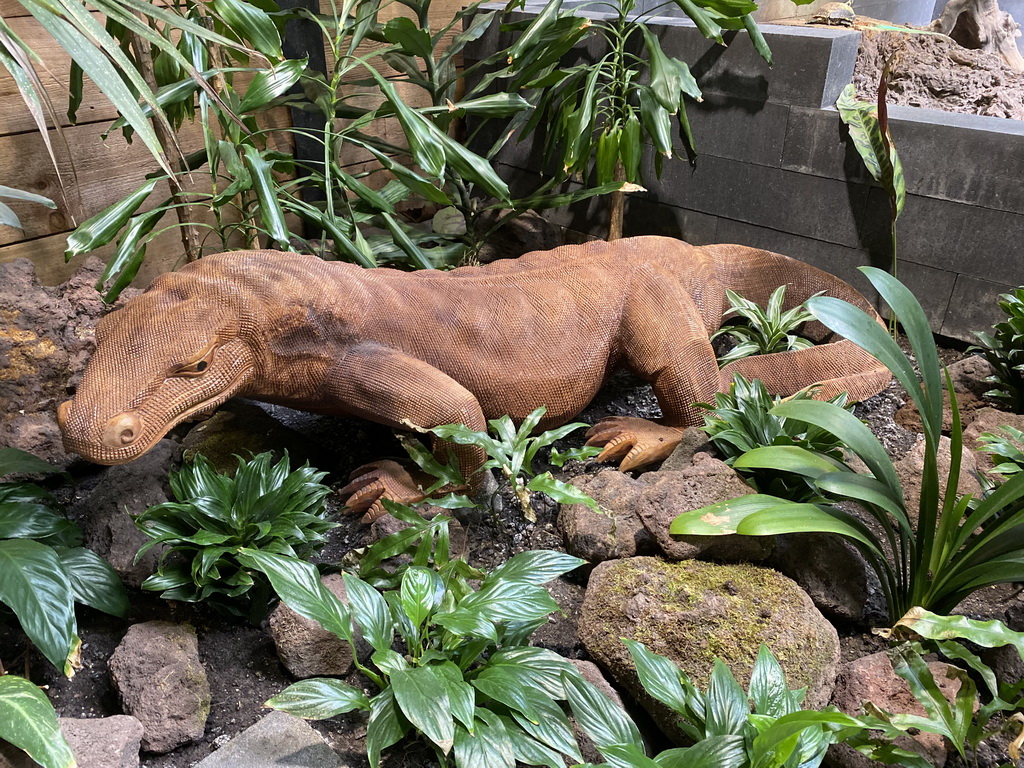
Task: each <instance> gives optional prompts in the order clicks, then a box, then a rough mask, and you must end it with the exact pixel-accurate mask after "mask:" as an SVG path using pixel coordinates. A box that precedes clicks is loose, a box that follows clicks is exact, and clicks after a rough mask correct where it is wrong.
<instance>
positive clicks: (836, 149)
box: [782, 107, 874, 184]
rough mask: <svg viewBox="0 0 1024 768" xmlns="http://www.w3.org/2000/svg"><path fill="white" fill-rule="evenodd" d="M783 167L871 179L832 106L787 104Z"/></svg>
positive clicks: (850, 178) (832, 176)
mask: <svg viewBox="0 0 1024 768" xmlns="http://www.w3.org/2000/svg"><path fill="white" fill-rule="evenodd" d="M782 167H783V168H785V169H786V170H789V171H798V172H800V173H809V174H811V175H813V176H824V177H826V178H829V179H840V180H844V181H856V182H858V183H862V184H873V183H874V181H873V180H872V178H871V174H870V173H868V171H867V169H866V168H865V167H864V161H863V160H861V159H860V155H859V154H857V150H856V148H855V147H854V146H853V142H852V141H850V133H849V130H848V129H847V128H846V126H845V125H844V124H843V121H842V120H841V119H840V117H839V112H838V111H836V110H834V109H814V108H810V107H790V110H789V130H788V131H787V132H786V142H785V147H784V149H783V153H782Z"/></svg>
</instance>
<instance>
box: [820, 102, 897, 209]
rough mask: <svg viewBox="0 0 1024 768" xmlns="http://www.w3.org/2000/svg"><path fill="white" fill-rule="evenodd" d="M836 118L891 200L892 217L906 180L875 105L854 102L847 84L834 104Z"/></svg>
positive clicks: (882, 119)
mask: <svg viewBox="0 0 1024 768" xmlns="http://www.w3.org/2000/svg"><path fill="white" fill-rule="evenodd" d="M836 109H838V110H839V116H840V117H841V118H842V120H843V122H844V123H846V125H847V127H848V128H849V129H850V138H851V139H852V140H853V146H854V147H855V148H856V150H857V154H859V155H860V157H861V160H863V161H864V165H865V167H866V168H867V169H868V172H869V173H870V174H871V175H872V176H873V177H874V179H875V181H877V182H879V183H880V184H881V185H882V186H883V187H884V188H885V190H886V192H887V193H888V194H889V197H890V198H891V199H892V201H893V207H894V218H895V217H898V216H899V214H900V212H902V210H903V203H904V200H905V199H906V194H907V190H906V181H905V180H904V178H903V165H902V163H901V162H900V159H899V155H898V154H897V152H896V147H895V145H894V144H893V142H892V137H891V136H890V135H889V133H888V128H887V126H886V125H884V122H883V121H884V118H880V115H879V108H878V104H872V103H871V102H869V101H860V100H858V99H857V96H856V91H855V89H854V87H853V84H852V83H850V84H849V85H847V86H846V87H845V88H844V89H843V92H842V93H841V94H840V95H839V100H838V101H837V102H836Z"/></svg>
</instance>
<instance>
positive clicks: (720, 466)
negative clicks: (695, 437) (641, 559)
mask: <svg viewBox="0 0 1024 768" xmlns="http://www.w3.org/2000/svg"><path fill="white" fill-rule="evenodd" d="M574 482H575V484H576V485H577V487H579V488H581V489H582V490H583V491H585V492H586V493H588V494H589V495H590V496H591V497H593V498H594V499H595V500H596V501H597V502H598V503H599V504H600V505H601V507H602V508H603V509H605V510H606V511H607V514H603V515H602V514H598V513H596V512H594V511H593V510H591V509H590V508H589V507H586V506H583V505H580V504H576V505H570V506H565V507H563V509H562V513H561V514H560V515H559V519H558V523H559V527H560V528H561V530H562V534H563V536H564V537H565V541H566V549H567V550H568V551H569V552H571V553H572V554H575V555H577V556H579V557H584V558H586V559H588V560H590V561H591V562H593V561H598V560H609V559H613V558H624V557H633V556H635V555H642V554H649V553H651V552H652V542H653V544H655V545H656V546H657V549H659V550H661V552H662V553H664V555H665V556H666V557H668V558H670V559H673V560H688V559H691V558H694V557H698V556H699V557H704V558H708V559H713V560H722V561H729V562H734V561H745V562H749V561H752V560H753V561H758V560H763V559H764V558H765V557H767V556H768V554H769V553H770V552H771V548H772V544H773V542H772V540H771V539H770V538H760V537H752V536H682V537H674V536H670V535H669V526H670V525H671V524H672V521H673V520H674V519H675V518H676V517H677V516H679V515H681V514H682V513H683V512H689V511H690V510H694V509H699V508H700V507H704V506H707V505H709V504H714V503H715V502H719V501H728V500H729V499H735V498H737V497H739V496H745V495H747V494H748V493H751V492H752V491H751V489H750V486H748V485H746V484H745V483H744V482H743V481H742V480H741V479H740V477H739V475H737V474H736V473H735V472H734V471H733V470H732V468H731V467H729V466H727V465H726V464H725V463H724V462H722V461H719V460H718V459H714V458H712V457H711V456H709V455H708V454H706V453H701V452H698V453H696V454H694V455H693V457H692V462H691V463H690V464H688V465H683V466H682V467H681V468H680V469H677V470H668V471H666V470H660V471H658V472H647V473H645V474H643V475H641V476H640V477H638V478H633V477H630V476H629V475H627V474H624V473H622V472H619V471H618V470H612V469H609V470H605V471H603V472H599V473H598V474H596V475H592V476H585V477H582V478H576V479H575V480H574Z"/></svg>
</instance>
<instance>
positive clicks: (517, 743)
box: [456, 717, 583, 768]
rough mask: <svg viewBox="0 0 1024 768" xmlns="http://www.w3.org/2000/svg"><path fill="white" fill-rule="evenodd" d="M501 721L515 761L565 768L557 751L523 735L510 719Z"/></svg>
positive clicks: (576, 756) (578, 761)
mask: <svg viewBox="0 0 1024 768" xmlns="http://www.w3.org/2000/svg"><path fill="white" fill-rule="evenodd" d="M501 720H502V722H503V723H504V724H505V733H506V734H507V735H508V739H509V741H510V742H511V744H512V751H513V753H514V754H515V758H516V760H518V761H519V762H520V763H525V764H526V765H543V766H547V768H565V758H563V757H562V753H561V752H560V751H559V750H557V749H552V748H551V747H549V746H547V744H543V743H541V742H540V741H538V740H537V739H535V738H533V737H532V736H530V735H529V734H527V733H524V732H523V731H522V729H521V728H519V727H518V723H516V722H515V721H514V720H512V718H509V717H502V718H501ZM456 741H458V737H456ZM577 750H578V747H577ZM573 759H574V760H576V762H577V763H582V762H583V758H582V757H581V756H579V755H574V756H573Z"/></svg>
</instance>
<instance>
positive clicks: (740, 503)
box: [669, 493, 795, 536]
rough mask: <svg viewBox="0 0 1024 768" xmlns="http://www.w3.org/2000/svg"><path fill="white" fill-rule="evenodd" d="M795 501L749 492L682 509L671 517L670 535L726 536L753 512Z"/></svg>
mask: <svg viewBox="0 0 1024 768" xmlns="http://www.w3.org/2000/svg"><path fill="white" fill-rule="evenodd" d="M794 503H795V502H792V501H787V500H786V499H780V498H777V497H775V496H768V495H766V494H762V493H751V494H748V495H747V496H740V497H738V498H735V499H729V500H727V501H720V502H716V503H715V504H710V505H708V506H706V507H701V508H700V509H695V510H692V511H690V512H684V513H683V514H681V515H679V516H678V517H677V518H676V519H675V520H673V521H672V525H671V526H670V527H669V533H671V534H672V535H673V536H725V535H728V534H732V533H736V528H737V526H738V525H739V524H740V523H741V522H743V520H745V519H746V518H747V517H749V516H750V515H752V514H754V513H756V512H760V511H762V510H773V511H774V510H776V509H784V508H786V507H788V506H790V505H792V504H794Z"/></svg>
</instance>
